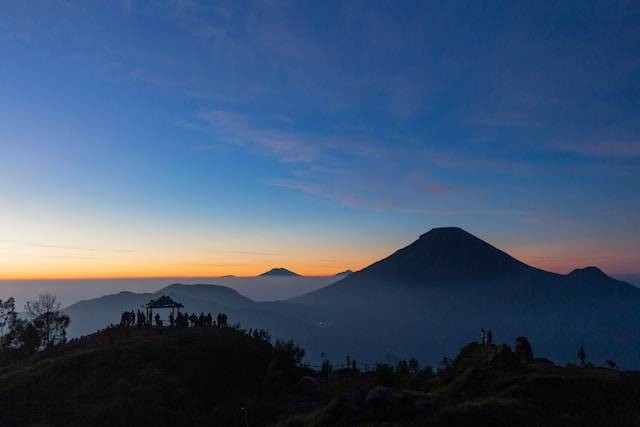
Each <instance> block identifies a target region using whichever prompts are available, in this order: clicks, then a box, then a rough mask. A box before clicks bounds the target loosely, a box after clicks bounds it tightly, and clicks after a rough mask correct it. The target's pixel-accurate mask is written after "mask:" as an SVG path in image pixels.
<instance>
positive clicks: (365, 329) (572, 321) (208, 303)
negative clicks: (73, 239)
mask: <svg viewBox="0 0 640 427" xmlns="http://www.w3.org/2000/svg"><path fill="white" fill-rule="evenodd" d="M251 279H252V280H269V281H273V285H276V284H278V283H280V282H284V281H287V280H293V279H296V277H295V276H293V277H283V276H272V277H264V278H258V277H256V278H251ZM334 279H335V280H337V281H335V282H334V283H333V284H329V285H328V286H324V287H322V288H320V289H318V287H319V286H322V283H320V282H318V284H317V286H316V285H314V286H316V287H315V288H313V287H312V288H308V289H314V290H312V291H311V292H308V293H306V294H303V295H300V296H297V297H295V298H291V299H287V300H284V301H275V302H256V301H254V300H252V299H249V298H246V297H244V296H243V295H241V294H239V293H238V292H236V291H234V290H232V289H229V288H227V287H225V286H216V285H181V284H174V285H170V286H168V287H166V288H163V289H161V290H160V291H158V292H155V293H143V294H136V293H131V292H122V293H119V294H115V295H109V296H105V297H103V298H98V299H94V300H87V301H82V302H79V303H77V304H74V305H72V306H70V307H68V308H67V309H66V311H67V313H68V314H69V315H70V316H71V326H70V331H69V332H70V336H78V335H84V334H87V333H89V332H92V331H94V330H96V329H98V328H103V327H104V326H106V325H107V324H109V323H117V322H118V321H119V316H120V313H121V312H122V311H123V310H131V309H136V308H138V307H140V306H141V305H142V304H144V303H146V302H148V301H149V299H151V298H152V297H157V296H159V295H161V294H168V295H169V296H172V297H173V298H174V299H175V300H176V301H178V302H181V303H183V304H184V305H185V311H188V312H195V313H200V312H205V313H207V312H212V313H217V312H225V313H227V314H229V317H230V322H231V323H235V322H240V323H241V324H242V325H243V327H245V328H247V329H248V328H263V329H269V330H270V331H271V332H272V334H273V336H274V337H278V338H284V339H289V338H292V339H294V340H295V341H297V342H298V343H299V344H300V345H302V346H303V347H304V348H305V349H307V359H308V360H309V361H310V362H311V363H316V364H317V363H320V362H321V360H322V359H323V358H324V357H325V356H320V355H321V354H324V355H326V357H328V358H330V359H331V360H343V359H344V357H345V356H346V355H350V356H351V357H352V359H357V360H358V361H360V362H364V363H368V364H375V363H377V362H380V361H393V360H397V359H400V358H408V357H415V358H417V359H418V360H419V361H420V362H423V363H428V364H431V365H434V366H436V365H437V364H438V363H439V361H440V360H442V357H443V356H447V355H453V354H454V353H455V352H456V351H457V349H459V348H460V347H461V346H462V345H464V344H465V343H467V342H469V341H471V340H475V339H477V337H478V336H479V330H480V328H484V329H489V330H492V331H493V334H494V337H495V339H496V341H499V342H505V341H506V342H513V340H514V339H515V338H516V337H518V336H527V337H529V338H530V340H531V341H532V342H533V343H535V346H536V348H537V349H538V350H539V351H540V352H541V353H543V354H545V355H548V356H549V357H550V358H552V359H553V360H557V361H560V362H568V361H574V360H575V359H576V352H577V349H578V348H579V347H584V348H585V350H586V351H587V354H588V355H589V358H590V360H592V361H594V362H597V363H602V362H604V361H605V360H607V359H610V360H614V361H616V362H617V363H618V365H619V366H621V367H624V368H632V367H640V359H639V358H638V355H637V350H636V349H637V348H640V330H639V329H638V328H637V327H636V325H637V324H638V323H640V310H638V307H640V289H638V288H636V287H635V286H632V285H630V284H628V283H626V282H622V281H618V280H615V279H613V278H611V277H609V276H607V275H606V274H605V273H604V272H602V271H601V270H599V269H597V268H596V267H587V268H583V269H577V270H574V271H573V272H571V273H569V274H567V275H562V274H556V273H550V272H547V271H543V270H540V269H537V268H534V267H532V266H529V265H527V264H525V263H523V262H521V261H519V260H517V259H515V258H513V257H512V256H510V255H509V254H507V253H505V252H503V251H501V250H499V249H497V248H495V247H494V246H492V245H490V244H489V243H487V242H484V241H483V240H481V239H479V238H477V237H475V236H473V235H471V234H470V233H468V232H466V231H464V230H462V229H460V228H452V227H448V228H436V229H433V230H431V231H429V232H427V233H425V234H423V235H421V236H420V237H419V238H418V239H417V240H416V241H415V242H413V243H411V244H410V245H408V246H406V247H405V248H402V249H400V250H398V251H396V252H394V253H393V254H391V255H390V256H388V257H386V258H384V259H382V260H380V261H378V262H375V263H373V264H371V265H370V266H368V267H366V268H364V269H363V270H360V271H357V272H354V273H352V274H350V275H348V276H346V277H342V278H339V277H338V278H334ZM229 280H230V282H229V283H231V282H233V281H236V280H239V279H229ZM322 280H326V279H322ZM270 283H271V282H270ZM323 283H324V284H326V283H331V280H327V281H325V282H323ZM249 285H251V286H249ZM254 285H255V286H254ZM290 285H291V286H294V285H295V284H290ZM256 287H259V286H258V285H257V284H256V283H250V284H247V286H246V289H254V288H256ZM261 288H265V289H267V287H265V286H262V287H261Z"/></svg>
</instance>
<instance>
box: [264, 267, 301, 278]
mask: <svg viewBox="0 0 640 427" xmlns="http://www.w3.org/2000/svg"><path fill="white" fill-rule="evenodd" d="M264 276H300V275H299V274H298V273H294V272H293V271H291V270H287V269H286V268H282V267H276V268H272V269H271V270H269V271H265V272H264V273H262V274H260V275H259V276H258V277H264Z"/></svg>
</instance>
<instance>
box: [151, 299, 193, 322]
mask: <svg viewBox="0 0 640 427" xmlns="http://www.w3.org/2000/svg"><path fill="white" fill-rule="evenodd" d="M144 307H145V308H146V309H147V319H149V321H150V322H153V320H152V319H153V309H154V308H155V309H163V308H166V309H169V308H170V309H171V314H172V315H175V311H176V310H177V311H178V313H180V309H181V308H183V307H184V306H183V305H182V304H180V303H179V302H175V301H174V300H173V299H171V297H168V296H166V295H163V296H161V297H160V298H158V299H152V300H151V301H149V302H148V303H146V304H145V305H144Z"/></svg>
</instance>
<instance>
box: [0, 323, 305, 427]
mask: <svg viewBox="0 0 640 427" xmlns="http://www.w3.org/2000/svg"><path fill="white" fill-rule="evenodd" d="M305 372H306V371H305V370H303V369H301V368H297V367H296V365H295V354H293V353H291V352H289V351H288V350H287V349H285V348H281V349H278V348H274V346H272V345H271V344H270V343H269V342H267V341H265V340H263V339H261V338H258V337H251V336H249V335H246V334H245V333H243V332H242V331H237V330H235V329H232V328H189V329H177V328H171V329H169V328H165V329H162V330H157V329H146V328H143V329H134V328H113V329H107V330H104V331H102V332H99V333H96V334H92V335H90V336H87V337H85V338H83V339H80V340H74V341H72V342H70V343H67V344H66V345H63V346H61V347H58V348H55V349H53V350H50V351H46V352H43V353H40V354H36V355H34V356H32V357H30V358H28V359H26V360H23V361H20V362H18V363H15V364H13V365H9V366H4V367H2V369H1V370H0V402H1V404H2V408H3V410H2V411H0V425H7V426H9V425H23V426H30V425H33V426H35V425H39V426H40V425H46V426H86V425H94V426H97V425H105V426H106V425H108V426H130V425H141V426H142V425H151V424H153V425H172V426H175V425H179V426H187V425H225V426H234V425H238V426H239V425H244V417H245V414H247V415H246V416H250V417H251V425H266V424H268V423H269V422H270V421H272V420H275V419H276V417H277V415H278V414H279V413H280V412H282V411H284V410H287V409H288V408H290V407H291V406H292V405H294V406H295V405H302V406H301V407H304V404H305V402H304V401H303V400H301V399H297V398H296V396H295V395H292V394H290V393H284V392H283V391H282V390H289V389H290V388H291V387H292V386H293V385H294V384H295V381H297V379H298V378H299V377H300V376H302V375H303V374H304V373H305ZM296 407H297V406H296ZM241 408H245V411H243V410H242V409H241Z"/></svg>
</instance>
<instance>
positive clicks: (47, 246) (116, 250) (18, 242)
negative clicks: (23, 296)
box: [0, 239, 135, 253]
mask: <svg viewBox="0 0 640 427" xmlns="http://www.w3.org/2000/svg"><path fill="white" fill-rule="evenodd" d="M0 243H9V244H16V245H21V246H28V247H33V248H45V249H60V250H71V251H79V252H110V253H132V252H135V251H134V250H131V249H120V248H93V247H86V246H70V245H59V244H53V243H43V242H34V241H28V240H6V239H3V240H0Z"/></svg>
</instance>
